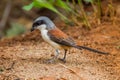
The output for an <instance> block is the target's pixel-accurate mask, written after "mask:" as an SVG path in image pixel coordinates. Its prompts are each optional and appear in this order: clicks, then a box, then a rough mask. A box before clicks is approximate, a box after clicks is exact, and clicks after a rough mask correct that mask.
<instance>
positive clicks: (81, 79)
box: [59, 64, 84, 80]
mask: <svg viewBox="0 0 120 80" xmlns="http://www.w3.org/2000/svg"><path fill="white" fill-rule="evenodd" d="M59 65H61V66H62V67H64V68H65V69H68V70H69V71H70V72H72V73H74V74H75V75H77V76H78V77H79V78H80V80H84V79H83V78H82V77H80V76H79V75H78V74H77V73H76V72H75V71H74V70H72V69H70V68H68V67H67V66H65V65H63V64H59Z"/></svg>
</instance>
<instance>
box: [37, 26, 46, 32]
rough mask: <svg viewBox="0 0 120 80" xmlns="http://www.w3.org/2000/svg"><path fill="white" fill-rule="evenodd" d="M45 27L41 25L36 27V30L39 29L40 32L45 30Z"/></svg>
mask: <svg viewBox="0 0 120 80" xmlns="http://www.w3.org/2000/svg"><path fill="white" fill-rule="evenodd" d="M46 27H47V26H46V25H45V24H42V25H40V26H38V27H37V29H39V30H40V31H42V30H46Z"/></svg>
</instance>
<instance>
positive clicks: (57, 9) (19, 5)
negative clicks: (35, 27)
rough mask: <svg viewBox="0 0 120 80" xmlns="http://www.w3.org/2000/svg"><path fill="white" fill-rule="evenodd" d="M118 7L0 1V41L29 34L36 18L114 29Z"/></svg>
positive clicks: (113, 3) (90, 0)
mask: <svg viewBox="0 0 120 80" xmlns="http://www.w3.org/2000/svg"><path fill="white" fill-rule="evenodd" d="M119 4H120V1H119V0H108V1H107V0H1V1H0V38H2V37H14V36H16V35H20V34H23V33H25V32H26V31H29V30H30V28H31V25H32V22H33V20H34V19H35V18H37V17H39V16H48V17H49V18H51V19H52V20H53V21H54V22H58V23H59V22H61V21H62V23H65V24H67V25H69V26H76V25H77V26H80V27H81V26H82V27H84V28H86V29H89V30H90V29H92V28H95V27H97V26H98V25H100V24H102V23H104V22H111V23H112V24H113V25H115V24H116V23H117V22H118V23H119V16H120V5H119ZM93 25H94V26H93Z"/></svg>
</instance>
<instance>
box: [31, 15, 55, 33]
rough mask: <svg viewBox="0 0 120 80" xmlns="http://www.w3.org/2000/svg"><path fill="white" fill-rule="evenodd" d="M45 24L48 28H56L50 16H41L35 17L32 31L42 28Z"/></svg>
mask: <svg viewBox="0 0 120 80" xmlns="http://www.w3.org/2000/svg"><path fill="white" fill-rule="evenodd" d="M43 25H45V27H46V29H47V30H51V29H54V28H55V24H54V23H53V22H52V21H51V20H50V19H49V18H48V17H46V16H41V17H38V18H37V19H35V21H34V22H33V25H32V29H31V31H33V30H35V29H38V27H39V29H41V28H42V27H43Z"/></svg>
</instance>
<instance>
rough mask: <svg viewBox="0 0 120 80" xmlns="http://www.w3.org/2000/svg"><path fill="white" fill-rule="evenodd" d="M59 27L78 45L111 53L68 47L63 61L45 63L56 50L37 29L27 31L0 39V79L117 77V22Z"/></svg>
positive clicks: (119, 75)
mask: <svg viewBox="0 0 120 80" xmlns="http://www.w3.org/2000/svg"><path fill="white" fill-rule="evenodd" d="M60 28H61V29H62V30H63V31H64V32H66V33H67V34H69V35H71V36H72V37H73V38H74V39H75V40H77V41H78V42H79V44H80V45H84V46H89V47H91V48H95V49H99V50H101V51H105V52H109V53H110V55H101V54H96V53H93V52H90V51H86V50H77V49H75V48H71V49H70V50H69V52H68V53H67V62H66V63H63V62H61V61H59V60H57V61H55V63H52V64H48V63H47V60H48V59H50V58H51V57H52V55H53V54H54V52H55V50H54V49H53V48H52V47H51V46H50V45H48V44H47V43H45V42H44V41H43V40H42V39H41V36H40V34H39V31H34V32H32V33H30V32H28V33H26V34H24V35H22V36H18V37H15V38H12V39H3V40H1V41H0V80H120V25H114V26H113V25H111V24H108V23H107V24H102V25H99V26H98V27H96V28H93V29H92V30H87V29H84V28H82V27H79V26H75V27H67V29H66V27H64V28H62V27H60ZM62 56H63V51H61V54H60V56H59V57H62Z"/></svg>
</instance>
